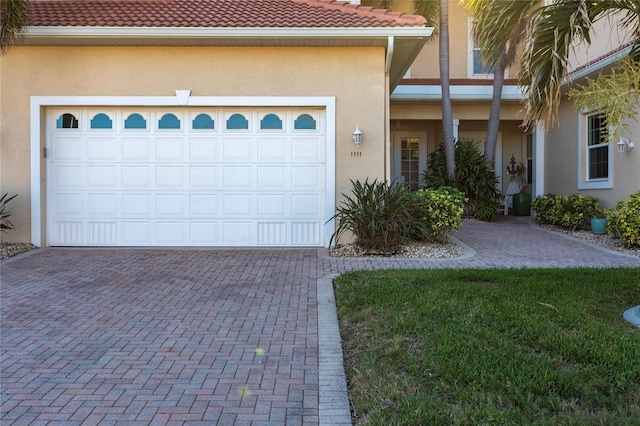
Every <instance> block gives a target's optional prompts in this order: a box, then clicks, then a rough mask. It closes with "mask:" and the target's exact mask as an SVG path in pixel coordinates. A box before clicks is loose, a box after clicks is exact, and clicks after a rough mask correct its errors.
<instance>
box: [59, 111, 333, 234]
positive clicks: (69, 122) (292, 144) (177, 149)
mask: <svg viewBox="0 0 640 426" xmlns="http://www.w3.org/2000/svg"><path fill="white" fill-rule="evenodd" d="M324 123H325V114H324V111H323V110H320V109H308V110H306V109H295V110H294V109H290V110H288V109H280V110H278V109H270V108H258V109H256V108H252V109H233V108H231V109H230V108H225V109H215V108H211V109H176V108H164V109H163V108H160V109H144V108H142V109H141V108H122V109H113V110H110V109H104V108H96V109H93V108H91V109H77V110H74V109H68V108H66V109H58V108H54V109H51V110H49V111H48V123H47V126H48V127H47V128H48V131H47V151H48V152H47V238H48V241H49V244H50V245H53V246H56V245H58V246H59V245H89V246H96V245H113V246H264V245H267V246H291V245H298V246H323V245H325V244H326V243H327V242H325V241H323V239H324V232H323V229H324V224H325V222H326V220H327V219H328V218H326V217H325V216H326V214H325V204H326V200H325V194H326V192H325V181H326V179H325V161H326V158H325V157H326V155H325V145H326V138H325V130H324V129H325V124H324Z"/></svg>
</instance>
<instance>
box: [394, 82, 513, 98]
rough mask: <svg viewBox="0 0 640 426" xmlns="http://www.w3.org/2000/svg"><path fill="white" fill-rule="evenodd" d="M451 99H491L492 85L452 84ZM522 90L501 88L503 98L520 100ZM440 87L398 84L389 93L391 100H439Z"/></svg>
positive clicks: (440, 95) (440, 96)
mask: <svg viewBox="0 0 640 426" xmlns="http://www.w3.org/2000/svg"><path fill="white" fill-rule="evenodd" d="M449 90H450V91H451V99H452V100H491V99H492V98H493V85H482V86H476V85H469V86H461V85H452V86H451V87H450V89H449ZM522 97H523V90H522V87H521V86H513V85H505V86H504V87H503V89H502V99H503V100H517V101H520V100H522ZM440 99H442V88H441V87H440V86H439V85H426V84H420V85H399V86H397V87H396V89H395V90H394V91H393V93H392V94H391V100H440Z"/></svg>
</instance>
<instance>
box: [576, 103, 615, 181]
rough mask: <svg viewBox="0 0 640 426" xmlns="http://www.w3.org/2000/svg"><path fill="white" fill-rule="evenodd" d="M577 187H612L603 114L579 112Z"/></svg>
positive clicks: (606, 130) (609, 152) (609, 145)
mask: <svg viewBox="0 0 640 426" xmlns="http://www.w3.org/2000/svg"><path fill="white" fill-rule="evenodd" d="M579 126H580V128H579V138H578V140H579V151H578V154H579V155H578V161H579V165H578V173H579V175H578V189H600V188H612V187H613V185H612V184H613V181H612V168H611V166H612V158H611V155H612V150H611V143H609V127H608V126H607V124H606V119H605V116H604V114H602V113H600V112H585V113H583V114H580V124H579Z"/></svg>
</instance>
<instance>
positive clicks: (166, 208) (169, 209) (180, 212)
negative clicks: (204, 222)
mask: <svg viewBox="0 0 640 426" xmlns="http://www.w3.org/2000/svg"><path fill="white" fill-rule="evenodd" d="M186 207H187V204H186V203H185V201H184V196H183V195H182V194H158V195H156V215H157V216H158V217H167V216H168V217H180V218H182V217H185V216H186V211H185V210H186Z"/></svg>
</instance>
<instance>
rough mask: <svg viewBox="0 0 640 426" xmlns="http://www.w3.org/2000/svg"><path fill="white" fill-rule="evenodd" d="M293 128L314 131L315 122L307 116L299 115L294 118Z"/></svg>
mask: <svg viewBox="0 0 640 426" xmlns="http://www.w3.org/2000/svg"><path fill="white" fill-rule="evenodd" d="M293 128H294V129H296V130H315V128H316V120H314V119H313V117H312V116H310V115H309V114H301V115H299V116H298V118H296V121H295V122H294V124H293Z"/></svg>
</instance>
